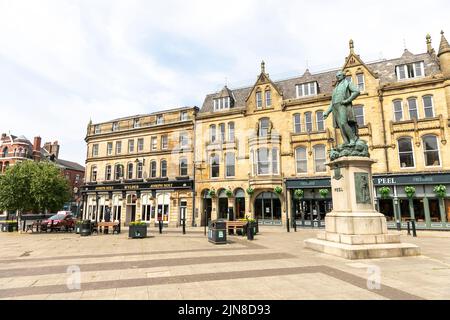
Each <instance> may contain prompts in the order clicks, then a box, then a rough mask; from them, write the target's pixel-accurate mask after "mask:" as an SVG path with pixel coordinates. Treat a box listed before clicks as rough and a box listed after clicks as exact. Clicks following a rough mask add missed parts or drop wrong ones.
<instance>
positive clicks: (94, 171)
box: [91, 166, 97, 182]
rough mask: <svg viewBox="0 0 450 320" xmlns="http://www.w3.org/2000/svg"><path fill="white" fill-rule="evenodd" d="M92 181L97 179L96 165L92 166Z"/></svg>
mask: <svg viewBox="0 0 450 320" xmlns="http://www.w3.org/2000/svg"><path fill="white" fill-rule="evenodd" d="M91 181H92V182H95V181H97V167H96V166H93V167H92V168H91Z"/></svg>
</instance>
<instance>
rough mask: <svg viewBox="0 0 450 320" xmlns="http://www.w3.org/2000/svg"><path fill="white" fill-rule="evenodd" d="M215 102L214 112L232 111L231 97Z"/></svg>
mask: <svg viewBox="0 0 450 320" xmlns="http://www.w3.org/2000/svg"><path fill="white" fill-rule="evenodd" d="M213 101H214V111H219V110H224V109H230V106H231V99H230V97H224V98H216V99H214V100H213Z"/></svg>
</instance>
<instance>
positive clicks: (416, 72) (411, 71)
mask: <svg viewBox="0 0 450 320" xmlns="http://www.w3.org/2000/svg"><path fill="white" fill-rule="evenodd" d="M395 73H396V74H397V79H398V80H404V79H411V78H418V77H423V76H424V75H425V70H424V67H423V61H420V62H414V63H408V64H402V65H399V66H396V67H395Z"/></svg>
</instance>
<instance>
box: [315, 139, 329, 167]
mask: <svg viewBox="0 0 450 320" xmlns="http://www.w3.org/2000/svg"><path fill="white" fill-rule="evenodd" d="M325 161H326V155H325V146H324V145H321V144H320V145H316V146H314V168H315V169H314V170H315V172H325V171H326V170H327V169H326V167H325Z"/></svg>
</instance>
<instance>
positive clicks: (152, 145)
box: [150, 136, 158, 151]
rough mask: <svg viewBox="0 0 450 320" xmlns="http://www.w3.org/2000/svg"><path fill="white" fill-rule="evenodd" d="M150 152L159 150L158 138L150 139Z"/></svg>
mask: <svg viewBox="0 0 450 320" xmlns="http://www.w3.org/2000/svg"><path fill="white" fill-rule="evenodd" d="M150 149H151V150H150V151H157V150H158V137H157V136H152V137H150Z"/></svg>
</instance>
